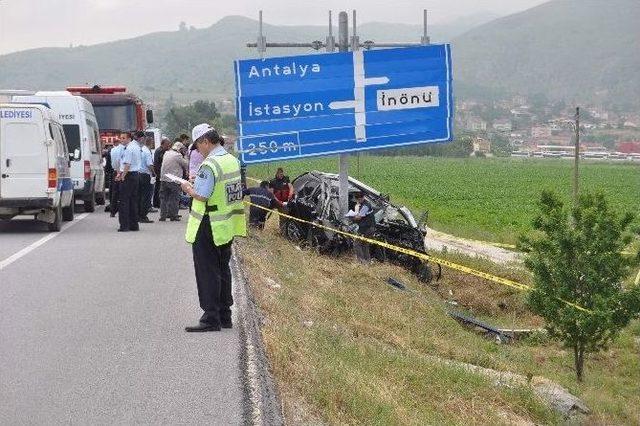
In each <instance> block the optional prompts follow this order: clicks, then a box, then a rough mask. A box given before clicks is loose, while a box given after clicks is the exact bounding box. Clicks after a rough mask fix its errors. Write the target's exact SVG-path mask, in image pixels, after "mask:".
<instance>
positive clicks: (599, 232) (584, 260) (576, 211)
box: [520, 192, 640, 381]
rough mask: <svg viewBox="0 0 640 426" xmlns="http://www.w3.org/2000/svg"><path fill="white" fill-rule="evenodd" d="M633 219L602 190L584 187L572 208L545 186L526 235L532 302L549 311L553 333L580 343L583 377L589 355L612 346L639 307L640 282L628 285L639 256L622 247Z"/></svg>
mask: <svg viewBox="0 0 640 426" xmlns="http://www.w3.org/2000/svg"><path fill="white" fill-rule="evenodd" d="M632 220H633V215H632V214H626V215H623V216H621V215H619V214H617V213H616V212H614V211H611V210H610V209H609V206H608V204H607V201H606V200H605V198H604V196H603V195H602V194H597V195H592V194H588V195H583V196H581V197H580V199H579V200H578V203H577V205H576V206H574V207H573V208H572V209H569V208H568V207H566V206H565V205H564V203H563V202H562V201H561V200H560V198H559V197H558V196H557V195H556V194H554V193H552V192H543V193H542V197H541V201H540V214H539V215H538V217H536V219H535V220H534V222H533V227H534V230H535V231H534V233H533V234H532V235H530V236H522V237H521V239H520V246H521V248H522V249H524V250H525V251H526V252H527V253H528V254H527V256H526V258H525V265H526V266H527V268H528V269H529V270H531V272H532V273H533V275H534V281H535V290H534V291H532V292H530V293H529V296H528V303H529V305H530V307H531V309H532V310H533V311H534V312H535V313H537V314H538V315H540V316H542V317H543V318H544V319H545V321H546V328H547V330H548V332H549V335H550V336H551V337H552V338H555V339H557V340H559V341H561V342H562V343H563V344H564V345H565V347H567V348H569V349H572V350H573V354H574V364H575V370H576V375H577V379H578V381H582V378H583V371H584V357H585V355H586V354H588V353H593V352H598V351H600V350H603V349H606V348H607V346H608V344H609V343H611V341H612V340H613V339H615V338H616V337H617V335H618V334H619V332H620V330H621V329H622V328H624V327H625V326H626V325H627V324H629V322H630V321H631V320H632V319H634V318H637V317H638V314H639V313H640V288H639V287H638V286H634V287H632V288H630V289H625V287H624V285H623V282H624V280H625V278H626V277H628V276H630V274H631V271H632V269H631V267H632V266H633V264H634V263H637V261H638V258H640V254H639V256H636V258H635V259H632V258H629V257H628V256H626V257H625V256H624V255H622V254H621V252H622V251H623V249H624V247H626V246H627V245H628V243H629V242H630V241H631V235H630V233H629V232H628V231H629V227H630V225H631V222H632ZM565 301H569V302H571V303H575V304H576V305H579V306H581V307H583V308H585V309H587V310H589V312H585V311H582V310H580V309H577V308H576V307H575V306H571V305H570V304H568V303H566V302H565Z"/></svg>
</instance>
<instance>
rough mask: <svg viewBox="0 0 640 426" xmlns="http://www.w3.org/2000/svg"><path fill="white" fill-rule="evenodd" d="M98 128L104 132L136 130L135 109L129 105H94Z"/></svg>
mask: <svg viewBox="0 0 640 426" xmlns="http://www.w3.org/2000/svg"><path fill="white" fill-rule="evenodd" d="M93 110H94V111H95V113H96V119H97V120H98V127H99V128H100V130H101V131H104V130H119V131H133V130H136V128H137V126H136V108H135V106H134V105H133V104H130V105H94V106H93Z"/></svg>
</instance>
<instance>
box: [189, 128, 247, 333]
mask: <svg viewBox="0 0 640 426" xmlns="http://www.w3.org/2000/svg"><path fill="white" fill-rule="evenodd" d="M192 140H193V143H194V144H195V145H196V149H197V150H198V152H200V154H202V156H203V157H204V158H205V160H204V161H203V162H202V164H201V165H200V168H199V170H198V172H197V174H196V178H195V181H194V183H193V184H191V183H189V182H184V183H183V184H182V189H183V190H184V192H186V193H187V194H188V195H190V196H191V197H192V198H193V204H192V206H191V212H190V213H189V223H188V224H187V232H186V235H185V239H186V240H187V242H188V243H190V244H192V251H193V266H194V269H195V275H196V282H197V284H198V298H199V300H200V307H201V308H202V310H203V311H204V314H203V315H202V317H201V318H200V321H199V322H198V324H197V325H195V326H189V327H186V328H185V331H187V332H201V331H220V329H221V327H222V328H231V327H232V324H231V305H233V297H232V292H231V269H230V267H229V261H230V260H231V244H232V243H233V238H234V237H237V236H242V237H244V236H246V235H247V223H246V219H245V212H244V204H243V202H242V182H241V181H240V163H239V162H238V160H237V159H236V158H235V157H234V156H233V155H231V154H229V153H228V152H227V151H225V149H224V147H223V145H224V140H223V139H222V138H221V137H220V135H218V132H216V130H215V129H214V128H213V127H211V126H210V125H209V124H206V123H203V124H199V125H197V126H195V127H194V128H193V131H192Z"/></svg>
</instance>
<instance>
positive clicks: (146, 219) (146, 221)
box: [138, 217, 153, 223]
mask: <svg viewBox="0 0 640 426" xmlns="http://www.w3.org/2000/svg"><path fill="white" fill-rule="evenodd" d="M138 223H153V221H152V220H151V219H149V218H148V217H143V218H141V219H139V220H138Z"/></svg>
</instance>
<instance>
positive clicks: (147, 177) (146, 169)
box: [136, 131, 154, 223]
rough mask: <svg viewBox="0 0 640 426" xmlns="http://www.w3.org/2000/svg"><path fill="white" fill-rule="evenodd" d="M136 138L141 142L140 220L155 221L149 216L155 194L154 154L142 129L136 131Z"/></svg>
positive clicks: (144, 221)
mask: <svg viewBox="0 0 640 426" xmlns="http://www.w3.org/2000/svg"><path fill="white" fill-rule="evenodd" d="M136 138H137V139H138V143H139V144H140V159H141V164H140V174H139V175H138V176H139V181H140V190H139V194H138V203H139V204H138V216H139V218H138V220H139V222H140V223H153V221H152V220H151V219H149V217H148V216H147V215H148V214H149V210H150V209H151V196H152V194H153V186H152V185H151V176H152V175H153V173H154V172H153V155H152V154H151V150H150V149H149V147H148V146H147V137H146V136H145V133H144V132H142V131H140V132H137V133H136Z"/></svg>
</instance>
